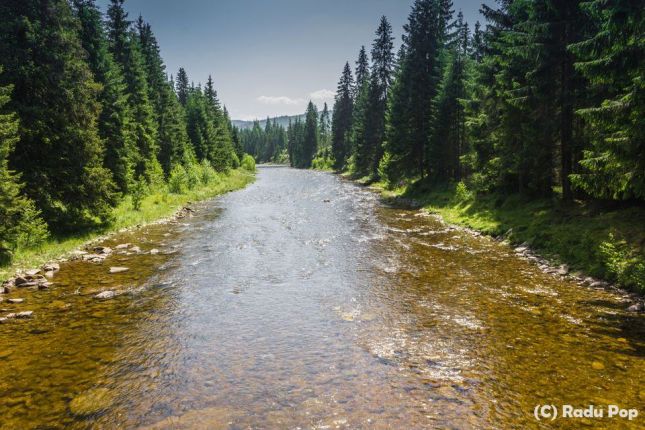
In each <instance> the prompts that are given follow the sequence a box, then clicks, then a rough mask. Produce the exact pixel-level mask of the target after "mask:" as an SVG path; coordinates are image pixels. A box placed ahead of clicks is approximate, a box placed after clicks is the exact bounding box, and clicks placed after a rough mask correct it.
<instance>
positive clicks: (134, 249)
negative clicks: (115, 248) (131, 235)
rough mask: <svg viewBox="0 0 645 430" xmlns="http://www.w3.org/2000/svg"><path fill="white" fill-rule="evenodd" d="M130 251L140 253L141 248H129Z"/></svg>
mask: <svg viewBox="0 0 645 430" xmlns="http://www.w3.org/2000/svg"><path fill="white" fill-rule="evenodd" d="M130 251H132V252H137V253H138V252H141V248H139V247H138V246H133V247H132V248H130Z"/></svg>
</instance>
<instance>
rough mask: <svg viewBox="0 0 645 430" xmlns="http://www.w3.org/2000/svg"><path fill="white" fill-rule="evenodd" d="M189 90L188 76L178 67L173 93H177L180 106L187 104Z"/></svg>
mask: <svg viewBox="0 0 645 430" xmlns="http://www.w3.org/2000/svg"><path fill="white" fill-rule="evenodd" d="M189 89H190V85H189V83H188V74H187V73H186V70H185V69H184V68H183V67H180V68H179V72H177V81H176V83H175V91H176V92H177V97H179V103H181V105H182V106H186V103H187V102H188V90H189Z"/></svg>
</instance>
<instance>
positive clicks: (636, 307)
mask: <svg viewBox="0 0 645 430" xmlns="http://www.w3.org/2000/svg"><path fill="white" fill-rule="evenodd" d="M643 310H645V305H644V304H643V303H634V304H633V305H631V306H630V307H628V308H627V312H643Z"/></svg>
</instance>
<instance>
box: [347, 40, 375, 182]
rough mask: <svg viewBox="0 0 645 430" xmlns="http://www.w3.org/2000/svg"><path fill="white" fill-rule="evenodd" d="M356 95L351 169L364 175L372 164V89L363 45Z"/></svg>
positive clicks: (357, 72) (357, 74)
mask: <svg viewBox="0 0 645 430" xmlns="http://www.w3.org/2000/svg"><path fill="white" fill-rule="evenodd" d="M355 75H356V89H357V91H356V95H355V98H354V106H353V109H352V129H351V134H350V138H351V143H350V152H351V154H352V156H351V162H350V169H351V172H352V175H354V176H357V177H362V176H364V175H366V174H367V171H368V169H369V165H370V158H369V154H368V153H367V152H368V150H367V144H366V142H365V139H366V132H367V130H366V125H367V124H366V120H367V115H368V109H369V89H370V65H369V61H368V59H367V54H366V52H365V47H364V46H361V50H360V52H359V53H358V60H357V61H356V71H355Z"/></svg>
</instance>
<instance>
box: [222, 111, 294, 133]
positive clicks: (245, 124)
mask: <svg viewBox="0 0 645 430" xmlns="http://www.w3.org/2000/svg"><path fill="white" fill-rule="evenodd" d="M296 118H300V119H301V120H303V121H304V119H305V115H304V114H302V115H291V116H289V115H282V116H277V117H275V118H271V121H273V120H274V119H275V120H276V121H277V123H278V124H280V125H281V126H283V127H284V128H287V126H288V125H289V120H291V122H294V121H295V120H296ZM266 122H267V120H266V118H265V119H261V120H260V127H262V128H264V127H265V125H266ZM232 123H233V125H234V126H235V127H237V128H239V129H245V128H253V121H242V120H240V119H234V120H232Z"/></svg>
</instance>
